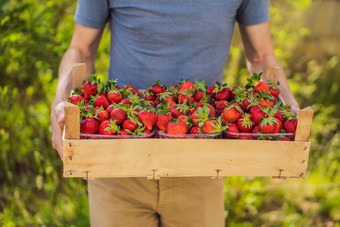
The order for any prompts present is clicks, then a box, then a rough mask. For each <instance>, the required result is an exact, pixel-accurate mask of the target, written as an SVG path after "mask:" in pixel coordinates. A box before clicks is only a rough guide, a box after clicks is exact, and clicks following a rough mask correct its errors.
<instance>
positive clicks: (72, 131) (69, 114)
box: [64, 102, 80, 139]
mask: <svg viewBox="0 0 340 227" xmlns="http://www.w3.org/2000/svg"><path fill="white" fill-rule="evenodd" d="M64 111H65V139H79V138H80V110H79V107H78V106H76V105H73V104H72V103H69V102H66V103H65V106H64Z"/></svg>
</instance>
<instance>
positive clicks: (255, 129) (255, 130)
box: [251, 125, 261, 134]
mask: <svg viewBox="0 0 340 227" xmlns="http://www.w3.org/2000/svg"><path fill="white" fill-rule="evenodd" d="M260 131H261V129H260V127H259V126H258V125H255V126H254V127H253V129H252V130H251V133H252V134H257V133H258V132H260Z"/></svg>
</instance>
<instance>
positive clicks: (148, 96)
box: [143, 88, 156, 101]
mask: <svg viewBox="0 0 340 227" xmlns="http://www.w3.org/2000/svg"><path fill="white" fill-rule="evenodd" d="M143 97H144V99H145V100H146V101H155V100H156V97H155V96H154V94H153V93H152V91H151V88H149V89H148V90H146V91H145V92H144V94H143Z"/></svg>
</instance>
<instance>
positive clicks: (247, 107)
mask: <svg viewBox="0 0 340 227" xmlns="http://www.w3.org/2000/svg"><path fill="white" fill-rule="evenodd" d="M255 103H256V100H255V98H253V97H249V98H247V99H245V100H244V101H243V103H242V110H243V111H245V112H249V111H250V108H251V107H252V106H253V105H254V104H255Z"/></svg>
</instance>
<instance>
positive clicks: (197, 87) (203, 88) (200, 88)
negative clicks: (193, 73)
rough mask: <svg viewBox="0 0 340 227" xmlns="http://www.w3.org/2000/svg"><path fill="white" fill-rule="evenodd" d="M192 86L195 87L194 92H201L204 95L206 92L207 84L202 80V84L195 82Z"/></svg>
mask: <svg viewBox="0 0 340 227" xmlns="http://www.w3.org/2000/svg"><path fill="white" fill-rule="evenodd" d="M194 86H195V90H196V91H201V92H203V93H205V92H206V90H207V83H206V82H205V81H204V80H203V81H202V82H199V81H198V80H195V84H194Z"/></svg>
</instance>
